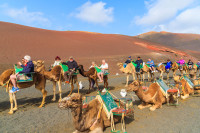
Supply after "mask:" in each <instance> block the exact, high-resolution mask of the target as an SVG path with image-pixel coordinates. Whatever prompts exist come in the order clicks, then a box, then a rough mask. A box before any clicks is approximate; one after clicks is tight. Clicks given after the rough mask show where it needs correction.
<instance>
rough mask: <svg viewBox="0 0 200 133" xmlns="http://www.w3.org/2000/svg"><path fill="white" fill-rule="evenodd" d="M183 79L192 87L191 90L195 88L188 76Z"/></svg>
mask: <svg viewBox="0 0 200 133" xmlns="http://www.w3.org/2000/svg"><path fill="white" fill-rule="evenodd" d="M183 78H184V79H185V80H186V81H187V82H188V84H189V86H190V87H191V88H193V87H194V84H193V83H192V81H191V80H190V79H189V78H188V77H187V76H183Z"/></svg>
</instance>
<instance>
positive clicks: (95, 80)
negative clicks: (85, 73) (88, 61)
mask: <svg viewBox="0 0 200 133" xmlns="http://www.w3.org/2000/svg"><path fill="white" fill-rule="evenodd" d="M95 83H96V87H97V89H98V90H99V85H98V81H97V78H96V79H95Z"/></svg>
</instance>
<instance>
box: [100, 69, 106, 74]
mask: <svg viewBox="0 0 200 133" xmlns="http://www.w3.org/2000/svg"><path fill="white" fill-rule="evenodd" d="M100 73H103V74H106V73H108V70H104V69H102V70H101V72H100Z"/></svg>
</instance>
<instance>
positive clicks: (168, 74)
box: [167, 73, 169, 81]
mask: <svg viewBox="0 0 200 133" xmlns="http://www.w3.org/2000/svg"><path fill="white" fill-rule="evenodd" d="M167 81H169V73H167Z"/></svg>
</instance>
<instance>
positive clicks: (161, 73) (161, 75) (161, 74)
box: [160, 71, 163, 80]
mask: <svg viewBox="0 0 200 133" xmlns="http://www.w3.org/2000/svg"><path fill="white" fill-rule="evenodd" d="M160 78H161V79H162V80H163V71H161V72H160Z"/></svg>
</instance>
